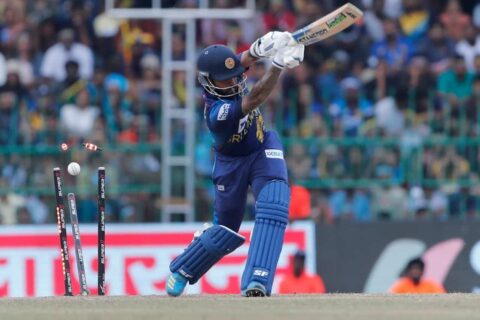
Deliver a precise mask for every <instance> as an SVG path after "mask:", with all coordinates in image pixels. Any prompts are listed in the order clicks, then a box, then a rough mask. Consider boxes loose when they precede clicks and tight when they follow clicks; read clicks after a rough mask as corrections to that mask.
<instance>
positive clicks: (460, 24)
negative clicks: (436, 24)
mask: <svg viewBox="0 0 480 320" xmlns="http://www.w3.org/2000/svg"><path fill="white" fill-rule="evenodd" d="M440 21H441V22H442V24H443V25H444V26H445V30H446V33H447V35H448V36H449V37H450V38H451V39H453V40H454V41H459V40H460V39H461V38H462V36H463V33H464V30H466V28H467V27H468V26H469V25H470V17H469V16H468V15H466V14H465V13H463V12H462V7H461V5H460V2H459V1H458V0H449V1H448V2H447V6H446V7H445V11H444V12H443V13H442V14H441V15H440Z"/></svg>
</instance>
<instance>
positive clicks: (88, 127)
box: [0, 0, 480, 224]
mask: <svg viewBox="0 0 480 320" xmlns="http://www.w3.org/2000/svg"><path fill="white" fill-rule="evenodd" d="M144 2H145V3H147V2H148V1H133V0H131V1H120V3H122V4H123V5H124V6H138V7H142V6H145V3H144ZM170 2H171V4H175V5H177V6H180V7H182V6H183V7H191V6H194V5H195V1H192V0H184V1H169V3H170ZM233 2H234V1H230V2H229V1H216V4H217V5H218V6H222V5H227V4H228V5H232V4H233ZM257 2H258V9H257V10H258V14H257V15H256V17H255V19H254V21H253V23H252V21H247V20H238V21H233V20H228V21H227V20H201V21H199V22H198V24H197V25H198V28H197V37H198V41H197V47H198V50H200V49H201V48H203V47H204V46H206V45H209V44H212V43H223V44H226V45H228V46H230V47H232V48H233V49H235V50H236V51H237V52H241V51H243V50H245V49H247V48H248V46H249V43H251V42H252V41H253V40H254V39H255V38H256V37H258V36H259V35H262V34H264V33H266V32H268V31H269V30H286V31H294V30H296V29H298V28H299V27H301V26H304V25H306V24H308V23H309V22H311V21H314V20H316V19H317V18H318V17H321V16H322V15H324V14H326V13H328V12H329V11H331V9H334V7H335V6H337V5H338V4H339V3H341V1H333V0H332V1H320V0H317V1H315V0H290V1H281V0H263V1H257ZM336 2H339V3H336ZM352 2H353V3H355V4H356V5H358V6H359V7H360V8H362V10H364V11H365V15H364V19H363V21H362V22H361V23H360V24H358V25H355V26H354V27H352V28H349V29H348V30H346V31H345V32H343V33H341V34H339V35H338V36H336V37H333V38H331V39H328V40H326V41H324V42H321V43H319V44H316V45H313V46H310V47H308V48H306V52H305V61H304V63H302V64H301V66H300V67H298V68H296V69H293V70H291V71H289V72H288V73H287V74H286V75H285V76H284V77H283V79H282V82H281V84H280V85H278V86H277V88H276V90H275V92H274V94H272V95H271V96H270V98H269V100H268V102H267V103H266V105H265V106H264V107H263V108H262V109H261V110H262V113H263V116H264V118H265V122H266V124H267V126H268V127H269V128H270V129H276V130H278V131H279V132H280V134H281V135H282V137H284V138H285V144H286V153H287V162H288V165H289V170H290V176H291V183H292V184H293V185H294V186H295V187H296V188H295V189H294V191H293V192H292V208H291V213H292V219H294V218H301V219H303V218H314V219H316V220H318V221H321V222H324V223H332V222H334V221H339V220H361V221H369V220H377V219H393V220H395V219H441V220H444V219H448V218H453V217H474V216H476V215H477V213H476V212H477V211H478V209H479V208H480V202H479V201H477V198H478V197H479V195H480V190H478V188H477V187H475V186H476V181H477V180H478V174H479V164H478V163H479V161H478V160H479V157H480V148H479V147H478V146H479V143H478V142H477V141H476V136H477V134H478V132H479V129H480V114H479V112H478V110H479V108H480V37H478V36H477V34H478V30H480V1H458V0H448V1H433V0H430V1H420V0H362V1H352ZM103 10H104V8H103V5H102V4H101V1H93V0H90V1H89V0H85V1H67V0H38V1H25V0H18V1H17V0H16V1H10V2H6V1H0V146H1V147H0V150H2V152H1V153H0V191H1V192H0V218H1V221H0V223H6V224H8V223H45V222H51V221H53V219H54V216H53V214H52V207H51V200H52V198H51V195H50V194H48V193H46V192H43V193H42V192H38V193H35V192H30V193H26V194H22V193H18V192H14V190H22V187H26V186H43V188H45V189H46V190H47V191H49V190H50V189H49V187H50V186H51V170H50V169H51V168H53V167H54V166H55V158H54V157H52V156H48V155H46V156H35V155H32V154H27V155H26V154H24V153H22V152H21V150H22V147H26V146H27V147H35V148H37V149H36V150H38V148H41V147H48V146H58V145H60V143H62V142H65V141H66V142H68V143H69V144H70V145H78V144H79V143H81V142H85V141H89V142H94V143H96V144H99V145H106V146H109V145H138V144H142V143H149V144H160V142H161V135H160V134H161V128H160V126H161V114H162V112H161V109H162V106H161V96H162V92H161V67H162V57H161V44H162V28H161V21H154V20H125V21H122V22H121V23H120V24H119V25H118V26H115V27H111V26H109V25H108V24H107V23H106V22H105V21H106V20H105V16H104V14H103ZM177 31H178V33H176V34H175V36H174V38H173V39H172V50H173V56H174V58H178V59H183V58H184V57H185V43H184V39H183V36H182V28H181V27H179V29H178V30H177ZM267 67H268V65H267V64H266V63H263V64H262V63H259V64H257V65H256V66H255V67H253V68H251V70H249V71H248V77H249V81H251V82H252V83H253V82H254V81H255V80H256V79H258V78H259V77H261V75H262V74H263V73H264V72H265V68H267ZM173 82H174V91H175V96H176V98H177V101H176V103H178V105H179V106H180V107H181V106H182V105H183V104H184V102H185V97H186V92H185V74H184V73H182V72H175V73H174V75H173ZM198 97H199V98H200V89H198ZM199 101H200V100H199ZM202 114H203V111H202V108H201V106H200V103H199V107H198V115H197V118H198V121H197V124H196V125H197V130H198V134H197V143H196V150H195V154H196V172H197V177H198V180H199V181H202V179H204V180H205V178H206V177H208V176H209V174H210V172H211V168H212V165H213V159H212V151H211V138H210V136H209V133H208V131H207V130H206V128H205V126H204V124H203V121H202ZM174 137H175V141H174V145H176V146H181V145H182V142H183V139H184V137H183V136H182V132H180V131H179V132H178V134H174ZM117 155H118V154H111V155H106V156H104V157H105V158H102V161H106V163H102V165H105V166H106V167H108V168H112V169H115V170H110V172H117V174H115V173H112V178H111V181H115V183H117V184H121V185H125V186H128V184H129V183H132V181H135V179H137V180H138V181H148V182H152V181H160V178H158V180H155V179H153V180H151V179H152V176H153V177H155V175H157V176H158V177H159V175H160V169H159V168H160V157H159V155H158V154H154V153H148V152H147V153H139V154H133V155H128V156H126V157H121V158H120V159H119V158H118V157H116V156H117ZM78 157H80V158H81V159H80V160H79V162H81V165H82V166H83V168H84V169H86V170H88V169H89V168H90V170H91V171H92V172H94V170H93V169H94V168H95V165H97V164H99V163H98V161H100V160H98V159H95V158H94V157H93V158H89V156H86V155H79V156H78ZM77 160H78V159H77ZM82 161H83V162H82ZM140 167H141V168H140ZM145 168H147V169H148V170H146V169H145ZM122 170H125V171H122ZM119 172H128V174H120V173H119ZM142 174H143V177H139V175H142ZM142 179H143V180H142ZM148 179H150V180H148ZM440 182H441V183H440ZM78 183H79V184H82V183H83V184H84V185H87V184H88V183H90V181H88V178H87V180H86V181H79V182H78ZM52 188H53V187H52ZM50 191H51V190H50ZM52 193H53V192H52ZM160 201H161V199H160V195H159V193H158V192H150V193H148V192H147V193H145V194H142V193H131V194H129V193H126V194H124V195H122V196H118V197H116V199H115V200H112V201H111V202H110V214H111V217H110V219H111V220H115V221H158V212H159V205H158V203H159V202H160ZM211 201H212V199H211V192H209V190H208V189H204V188H199V189H198V194H197V202H198V203H199V204H198V207H200V208H205V206H204V204H207V207H208V208H211ZM251 203H252V205H253V201H252V202H251ZM80 205H81V206H82V205H83V206H84V207H85V208H84V210H80V212H82V211H83V212H86V213H85V214H84V215H83V216H81V220H83V221H93V220H94V219H95V218H94V203H93V202H92V203H90V202H88V201H85V202H83V204H82V203H81V204H80ZM250 211H252V210H250ZM87 212H92V213H91V215H90V216H89V215H88V214H87ZM211 214H212V213H211V210H205V209H203V210H199V211H198V212H197V218H198V219H210V217H211Z"/></svg>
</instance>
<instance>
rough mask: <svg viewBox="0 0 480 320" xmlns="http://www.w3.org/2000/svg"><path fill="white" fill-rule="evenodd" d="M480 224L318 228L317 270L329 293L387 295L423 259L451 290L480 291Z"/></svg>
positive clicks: (427, 274) (428, 270)
mask: <svg viewBox="0 0 480 320" xmlns="http://www.w3.org/2000/svg"><path fill="white" fill-rule="evenodd" d="M478 230H480V222H479V221H448V222H440V221H437V222H435V221H430V222H428V221H411V222H376V223H368V224H363V223H345V224H338V225H333V226H318V227H317V266H318V268H317V270H318V273H319V274H320V276H322V277H323V279H324V281H325V286H326V288H327V291H328V292H366V293H381V292H388V290H389V288H390V287H391V285H392V284H393V283H394V282H395V281H396V280H397V279H398V277H399V275H400V273H401V272H402V271H403V269H404V268H405V265H406V264H407V262H408V261H409V260H410V259H412V258H415V257H419V256H421V257H422V258H423V259H424V261H425V265H426V269H425V275H424V276H425V277H426V278H430V279H433V280H436V281H437V282H439V283H443V285H444V286H445V288H446V290H447V291H448V292H480V233H479V231H478Z"/></svg>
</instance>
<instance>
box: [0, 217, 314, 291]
mask: <svg viewBox="0 0 480 320" xmlns="http://www.w3.org/2000/svg"><path fill="white" fill-rule="evenodd" d="M201 227H202V225H201V224H199V223H193V224H117V225H110V226H108V225H107V235H106V290H107V295H151V294H164V291H165V280H166V278H167V276H168V275H169V269H168V265H169V263H170V261H171V260H172V259H173V258H174V257H175V256H176V255H178V254H179V253H181V252H182V250H183V249H184V248H185V247H186V246H187V245H188V244H189V243H190V241H191V240H192V237H193V233H194V232H195V231H196V230H198V229H200V228H201ZM252 228H253V224H252V223H245V224H244V225H243V226H242V229H241V233H242V234H243V235H244V236H245V238H246V239H247V241H246V243H245V244H244V245H243V246H241V247H240V248H239V249H237V250H236V251H235V252H233V253H231V254H230V255H228V256H227V257H225V258H223V259H222V260H221V261H220V262H219V263H218V264H217V265H215V266H214V267H213V268H212V269H211V270H210V271H209V272H208V273H207V274H206V275H205V276H204V277H203V278H202V279H201V280H200V281H199V282H198V283H197V284H196V285H194V286H190V287H188V291H187V293H189V294H201V293H208V294H215V293H237V294H238V293H239V292H240V289H239V283H240V279H241V275H242V272H243V267H244V264H245V261H246V257H247V253H248V246H249V239H250V233H251V231H252ZM80 231H81V240H82V246H83V255H84V260H85V268H86V277H87V281H88V285H89V289H90V292H91V293H92V294H96V290H97V270H96V268H97V229H96V226H94V225H81V226H80ZM68 242H69V249H70V250H69V251H70V263H71V270H72V274H73V288H74V293H75V294H78V292H79V286H78V276H77V273H76V267H75V265H74V263H76V262H75V255H74V250H73V239H72V237H71V235H69V238H68ZM297 249H303V250H305V251H306V252H307V257H309V258H307V269H308V270H309V271H310V272H315V270H316V268H315V235H314V225H313V224H312V223H310V222H296V223H295V224H293V225H291V226H289V228H288V229H287V232H286V235H285V242H284V248H283V250H282V254H281V256H280V260H279V263H278V269H277V277H276V281H275V283H274V290H273V292H276V288H277V284H278V280H280V279H281V277H282V275H283V274H284V273H285V272H287V271H288V270H289V268H291V256H292V255H293V254H294V252H295V251H296V250H297ZM63 293H64V286H63V277H62V264H61V260H60V247H59V239H58V228H57V226H56V225H46V226H2V227H0V297H4V296H10V297H37V296H53V295H63Z"/></svg>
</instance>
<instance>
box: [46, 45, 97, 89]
mask: <svg viewBox="0 0 480 320" xmlns="http://www.w3.org/2000/svg"><path fill="white" fill-rule="evenodd" d="M69 60H75V61H76V62H78V65H79V73H80V77H81V78H83V79H90V78H91V77H92V75H93V53H92V50H91V49H90V48H89V47H87V46H85V45H83V44H81V43H74V44H73V45H72V47H71V48H70V50H68V49H67V48H66V47H65V46H64V45H63V44H62V43H57V44H55V45H53V46H51V47H50V48H48V50H47V52H46V53H45V57H44V58H43V61H42V66H41V69H40V74H41V75H42V76H43V77H47V78H52V79H54V80H56V81H59V82H60V81H63V80H65V77H66V75H67V74H66V71H65V64H66V63H67V61H69Z"/></svg>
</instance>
